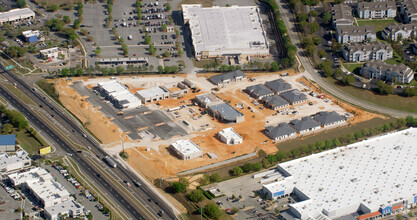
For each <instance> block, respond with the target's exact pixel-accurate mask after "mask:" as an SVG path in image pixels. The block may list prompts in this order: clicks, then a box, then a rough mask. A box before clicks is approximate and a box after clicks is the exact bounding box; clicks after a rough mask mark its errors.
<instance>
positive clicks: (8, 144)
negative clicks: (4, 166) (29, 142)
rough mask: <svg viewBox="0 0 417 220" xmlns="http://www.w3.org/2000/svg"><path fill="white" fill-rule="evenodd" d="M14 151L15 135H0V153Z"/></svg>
mask: <svg viewBox="0 0 417 220" xmlns="http://www.w3.org/2000/svg"><path fill="white" fill-rule="evenodd" d="M15 150H16V135H15V134H8V135H0V152H6V151H15Z"/></svg>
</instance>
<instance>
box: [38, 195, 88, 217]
mask: <svg viewBox="0 0 417 220" xmlns="http://www.w3.org/2000/svg"><path fill="white" fill-rule="evenodd" d="M83 213H84V206H82V205H81V204H80V203H78V202H76V201H74V200H67V201H65V202H62V203H60V204H59V205H55V206H49V207H46V208H45V215H46V217H47V218H46V219H49V220H58V219H61V218H60V217H59V215H65V214H67V215H68V216H70V217H71V218H75V217H77V216H80V215H81V214H83ZM81 219H82V218H81Z"/></svg>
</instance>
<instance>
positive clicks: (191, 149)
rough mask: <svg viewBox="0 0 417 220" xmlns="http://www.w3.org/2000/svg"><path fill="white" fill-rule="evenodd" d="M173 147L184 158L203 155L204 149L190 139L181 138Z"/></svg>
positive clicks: (188, 158)
mask: <svg viewBox="0 0 417 220" xmlns="http://www.w3.org/2000/svg"><path fill="white" fill-rule="evenodd" d="M171 146H172V149H173V150H174V151H175V153H176V154H177V155H178V156H179V157H180V159H182V160H190V159H193V158H196V157H201V156H203V151H202V150H201V149H200V148H199V147H198V146H197V145H195V144H194V143H193V142H192V141H190V140H179V141H177V142H174V143H172V144H171Z"/></svg>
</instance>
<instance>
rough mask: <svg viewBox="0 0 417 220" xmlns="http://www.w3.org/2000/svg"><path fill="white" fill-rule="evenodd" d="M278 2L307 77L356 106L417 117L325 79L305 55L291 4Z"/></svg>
mask: <svg viewBox="0 0 417 220" xmlns="http://www.w3.org/2000/svg"><path fill="white" fill-rule="evenodd" d="M276 2H277V4H278V6H279V10H280V13H281V16H282V19H283V20H284V23H285V26H286V27H287V29H288V34H289V36H290V38H291V40H292V43H293V44H294V45H295V46H296V47H297V55H298V58H299V61H300V62H301V64H302V65H303V66H304V68H305V72H306V77H307V78H309V79H311V80H314V81H315V82H316V83H317V84H318V85H319V86H320V87H321V88H322V89H323V90H325V91H326V92H327V93H329V94H331V95H333V96H334V97H336V98H338V99H340V100H343V101H345V102H348V103H350V104H353V105H355V106H358V107H361V108H364V109H367V110H371V111H374V112H380V113H382V114H387V115H390V116H392V117H397V118H405V117H407V116H409V115H412V116H414V117H417V114H416V113H410V112H406V111H400V110H396V109H392V108H388V107H384V106H380V105H376V104H373V103H370V102H367V101H365V100H362V99H358V98H357V97H354V96H352V95H350V94H347V93H345V92H343V91H341V90H340V89H338V88H336V87H335V86H333V85H331V84H330V83H329V82H327V81H326V80H325V79H323V78H322V77H321V75H320V73H318V71H317V70H315V69H314V67H313V66H312V65H311V62H310V59H309V58H308V57H307V56H306V55H305V53H304V50H303V48H302V47H301V43H300V39H299V36H298V34H297V29H296V26H295V23H294V21H295V18H294V16H293V14H292V13H291V10H290V8H289V6H288V5H287V4H286V3H285V1H284V0H276Z"/></svg>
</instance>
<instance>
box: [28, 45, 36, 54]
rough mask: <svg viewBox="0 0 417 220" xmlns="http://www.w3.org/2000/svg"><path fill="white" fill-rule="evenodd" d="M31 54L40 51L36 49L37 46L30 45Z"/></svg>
mask: <svg viewBox="0 0 417 220" xmlns="http://www.w3.org/2000/svg"><path fill="white" fill-rule="evenodd" d="M28 51H29V53H36V52H38V49H36V47H35V45H29V46H28Z"/></svg>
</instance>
